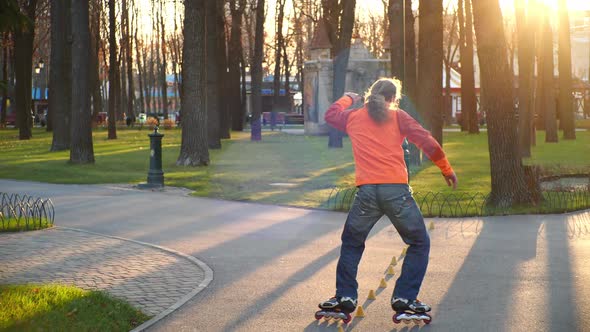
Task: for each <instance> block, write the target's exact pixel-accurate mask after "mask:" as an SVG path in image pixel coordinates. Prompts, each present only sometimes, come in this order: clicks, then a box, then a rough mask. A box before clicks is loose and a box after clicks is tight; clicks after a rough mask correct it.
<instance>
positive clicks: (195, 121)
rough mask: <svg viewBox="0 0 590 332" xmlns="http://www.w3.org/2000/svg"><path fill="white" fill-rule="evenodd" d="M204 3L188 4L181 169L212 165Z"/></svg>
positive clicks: (184, 52) (201, 1)
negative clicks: (208, 123) (208, 129)
mask: <svg viewBox="0 0 590 332" xmlns="http://www.w3.org/2000/svg"><path fill="white" fill-rule="evenodd" d="M205 24H206V21H205V0H195V1H186V2H185V6H184V33H183V34H184V45H183V50H182V87H183V98H182V99H181V101H180V109H181V110H180V112H181V113H182V141H181V145H180V155H179V156H178V159H177V160H176V164H177V165H182V166H206V165H209V150H208V148H207V145H208V143H207V108H206V93H207V89H206V84H205V80H206V69H205V68H206V66H204V65H203V64H204V63H205V60H206V34H205V32H206V30H205Z"/></svg>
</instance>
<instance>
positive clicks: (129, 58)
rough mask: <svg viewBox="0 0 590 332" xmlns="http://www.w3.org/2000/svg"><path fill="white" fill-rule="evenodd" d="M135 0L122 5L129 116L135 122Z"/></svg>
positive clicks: (124, 1) (124, 0)
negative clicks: (133, 19) (132, 25)
mask: <svg viewBox="0 0 590 332" xmlns="http://www.w3.org/2000/svg"><path fill="white" fill-rule="evenodd" d="M133 4H134V3H133V0H130V1H127V0H123V2H122V5H124V6H123V9H122V14H123V17H124V18H123V22H125V25H124V32H123V40H124V41H125V59H123V61H124V62H125V70H126V73H124V75H127V105H125V106H126V110H127V112H126V113H127V116H128V117H130V118H131V119H132V120H131V121H135V109H134V107H133V105H134V101H135V84H134V80H133V38H131V37H132V36H131V29H132V27H131V24H132V22H133V21H132V20H130V19H129V10H130V7H132V6H133Z"/></svg>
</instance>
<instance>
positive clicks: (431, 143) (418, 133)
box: [397, 110, 453, 176]
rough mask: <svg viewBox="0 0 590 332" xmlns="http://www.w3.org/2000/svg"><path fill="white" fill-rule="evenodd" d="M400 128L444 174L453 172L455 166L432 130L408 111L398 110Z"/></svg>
mask: <svg viewBox="0 0 590 332" xmlns="http://www.w3.org/2000/svg"><path fill="white" fill-rule="evenodd" d="M397 114H398V123H399V130H400V133H401V134H402V135H403V136H406V137H407V138H408V140H409V141H410V142H412V143H414V144H416V146H417V147H418V148H419V149H420V150H422V152H424V154H425V155H426V156H427V157H428V159H430V160H431V161H432V162H433V163H434V164H435V165H436V166H438V168H440V170H441V171H442V173H443V175H445V176H448V175H451V174H453V168H452V167H451V164H450V163H449V161H448V160H447V157H446V156H445V153H444V151H443V149H442V147H441V146H440V144H438V142H437V141H436V140H435V139H434V137H432V135H431V134H430V132H429V131H428V130H426V129H424V128H423V127H422V126H421V125H420V123H418V121H416V120H414V118H412V117H411V116H410V115H409V114H408V113H406V112H404V111H402V110H398V111H397Z"/></svg>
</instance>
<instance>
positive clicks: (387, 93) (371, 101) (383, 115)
mask: <svg viewBox="0 0 590 332" xmlns="http://www.w3.org/2000/svg"><path fill="white" fill-rule="evenodd" d="M401 87H402V86H401V82H400V81H399V80H398V79H396V78H380V79H378V80H377V81H376V82H375V83H373V85H372V86H371V87H370V88H369V91H368V92H367V97H366V100H367V101H366V103H365V104H366V106H367V110H368V111H369V116H371V118H372V119H373V121H375V122H377V123H381V122H384V121H386V120H387V119H389V109H390V108H389V107H388V103H392V102H393V103H395V104H397V103H398V102H399V97H400V94H399V93H398V91H401Z"/></svg>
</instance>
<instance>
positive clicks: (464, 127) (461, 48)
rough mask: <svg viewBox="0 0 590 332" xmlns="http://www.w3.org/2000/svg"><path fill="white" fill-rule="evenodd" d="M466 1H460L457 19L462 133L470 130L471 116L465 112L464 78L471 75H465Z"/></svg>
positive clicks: (460, 123)
mask: <svg viewBox="0 0 590 332" xmlns="http://www.w3.org/2000/svg"><path fill="white" fill-rule="evenodd" d="M464 1H465V0H458V4H457V19H458V21H459V63H460V64H461V67H460V68H459V71H460V74H461V121H459V119H457V123H458V124H459V126H461V131H467V130H468V129H469V120H468V116H469V114H468V113H466V112H465V109H464V107H465V105H464V104H465V99H464V93H463V92H464V91H465V89H464V88H463V78H464V77H465V76H466V75H468V74H469V73H465V68H464V64H463V63H464V62H465V54H466V53H467V50H466V47H465V6H464V5H463V4H464Z"/></svg>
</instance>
